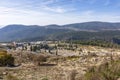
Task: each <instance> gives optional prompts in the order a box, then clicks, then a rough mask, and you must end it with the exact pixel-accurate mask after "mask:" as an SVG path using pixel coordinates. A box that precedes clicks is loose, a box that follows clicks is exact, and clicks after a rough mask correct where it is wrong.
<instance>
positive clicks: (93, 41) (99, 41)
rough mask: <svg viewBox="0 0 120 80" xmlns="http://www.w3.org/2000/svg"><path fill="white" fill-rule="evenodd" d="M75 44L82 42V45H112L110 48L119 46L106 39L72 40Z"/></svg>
mask: <svg viewBox="0 0 120 80" xmlns="http://www.w3.org/2000/svg"><path fill="white" fill-rule="evenodd" d="M72 42H73V43H74V44H82V45H92V46H101V47H110V48H119V47H120V46H119V45H118V44H115V43H112V42H109V41H104V40H86V41H78V40H76V41H72Z"/></svg>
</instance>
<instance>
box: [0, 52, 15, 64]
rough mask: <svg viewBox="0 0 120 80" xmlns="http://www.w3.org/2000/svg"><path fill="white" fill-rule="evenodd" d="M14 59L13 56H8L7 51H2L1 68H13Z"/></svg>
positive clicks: (0, 57)
mask: <svg viewBox="0 0 120 80" xmlns="http://www.w3.org/2000/svg"><path fill="white" fill-rule="evenodd" d="M13 65H14V57H12V55H11V54H7V51H4V50H0V66H13Z"/></svg>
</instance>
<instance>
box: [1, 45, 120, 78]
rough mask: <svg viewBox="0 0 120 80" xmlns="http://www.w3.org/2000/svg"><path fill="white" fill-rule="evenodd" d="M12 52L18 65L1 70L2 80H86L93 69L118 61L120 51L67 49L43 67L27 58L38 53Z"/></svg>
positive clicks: (95, 48) (109, 49)
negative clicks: (87, 72)
mask: <svg viewBox="0 0 120 80" xmlns="http://www.w3.org/2000/svg"><path fill="white" fill-rule="evenodd" d="M80 49H81V50H80ZM9 53H10V54H13V55H14V57H15V64H16V66H15V67H0V80H82V76H83V75H84V74H85V73H86V71H87V70H88V69H89V68H90V67H92V66H99V65H100V64H102V63H105V62H110V61H111V60H116V59H118V58H119V55H120V50H119V49H111V48H102V47H93V46H80V47H79V48H78V49H76V50H75V51H72V50H64V49H63V50H58V54H59V57H58V56H55V55H49V56H50V57H49V58H48V60H47V62H44V63H42V64H41V65H35V64H34V62H33V61H31V60H30V59H27V58H28V57H27V56H28V54H34V53H32V52H30V51H13V50H12V51H9ZM26 54H27V55H26ZM38 54H39V53H38ZM45 55H47V54H45ZM70 56H72V57H70ZM56 57H57V58H56ZM17 65H18V66H17Z"/></svg>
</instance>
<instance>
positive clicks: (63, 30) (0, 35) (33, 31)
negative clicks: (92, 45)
mask: <svg viewBox="0 0 120 80" xmlns="http://www.w3.org/2000/svg"><path fill="white" fill-rule="evenodd" d="M119 30H120V23H108V22H85V23H75V24H68V25H62V26H60V25H54V24H53V25H47V26H38V25H31V26H25V25H8V26H5V27H3V28H1V29H0V41H1V42H2V41H21V40H27V41H30V40H66V39H67V40H68V39H75V40H81V39H82V40H84V39H101V38H102V39H107V38H108V39H112V38H114V37H120V36H119V35H120V31H119Z"/></svg>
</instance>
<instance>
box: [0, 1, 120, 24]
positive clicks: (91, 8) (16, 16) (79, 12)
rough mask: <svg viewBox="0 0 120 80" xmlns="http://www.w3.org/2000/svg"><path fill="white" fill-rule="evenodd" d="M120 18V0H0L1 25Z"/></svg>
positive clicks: (111, 20) (113, 19)
mask: <svg viewBox="0 0 120 80" xmlns="http://www.w3.org/2000/svg"><path fill="white" fill-rule="evenodd" d="M88 21H103V22H120V0H0V25H9V24H24V25H49V24H59V25H64V24H70V23H80V22H88Z"/></svg>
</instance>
